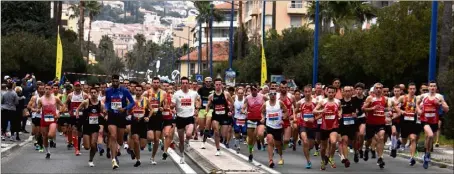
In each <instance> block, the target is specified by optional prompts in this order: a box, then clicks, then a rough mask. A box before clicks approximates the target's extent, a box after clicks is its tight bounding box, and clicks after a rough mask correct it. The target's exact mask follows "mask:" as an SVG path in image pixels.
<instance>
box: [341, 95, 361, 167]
mask: <svg viewBox="0 0 454 174" xmlns="http://www.w3.org/2000/svg"><path fill="white" fill-rule="evenodd" d="M353 92H354V91H353V87H352V86H345V87H344V91H343V96H342V99H341V100H340V101H341V107H342V117H341V120H340V121H341V124H340V134H341V135H342V140H341V143H340V144H339V152H340V154H341V155H340V156H341V160H342V163H343V164H344V165H345V168H348V167H350V161H349V160H348V153H349V151H348V145H349V144H352V141H353V140H355V139H356V132H357V129H358V127H357V126H356V123H355V121H356V107H355V103H354V101H353V99H352V95H353Z"/></svg>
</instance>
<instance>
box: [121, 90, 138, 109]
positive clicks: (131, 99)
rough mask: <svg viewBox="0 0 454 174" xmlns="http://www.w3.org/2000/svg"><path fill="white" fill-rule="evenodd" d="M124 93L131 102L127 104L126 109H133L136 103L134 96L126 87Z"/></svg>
mask: <svg viewBox="0 0 454 174" xmlns="http://www.w3.org/2000/svg"><path fill="white" fill-rule="evenodd" d="M123 95H125V96H126V98H127V99H128V100H129V104H128V106H126V108H125V109H126V110H130V109H132V107H134V105H135V102H134V99H133V98H132V95H131V93H130V92H129V91H128V90H127V89H125V90H124V91H123Z"/></svg>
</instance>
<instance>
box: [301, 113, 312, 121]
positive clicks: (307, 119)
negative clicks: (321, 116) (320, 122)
mask: <svg viewBox="0 0 454 174" xmlns="http://www.w3.org/2000/svg"><path fill="white" fill-rule="evenodd" d="M311 118H314V114H303V120H304V121H309V119H311Z"/></svg>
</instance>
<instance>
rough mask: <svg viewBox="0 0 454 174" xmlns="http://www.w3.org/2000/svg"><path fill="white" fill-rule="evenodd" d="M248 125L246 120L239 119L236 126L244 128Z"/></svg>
mask: <svg viewBox="0 0 454 174" xmlns="http://www.w3.org/2000/svg"><path fill="white" fill-rule="evenodd" d="M245 124H246V120H245V119H237V120H236V125H237V126H244V125H245Z"/></svg>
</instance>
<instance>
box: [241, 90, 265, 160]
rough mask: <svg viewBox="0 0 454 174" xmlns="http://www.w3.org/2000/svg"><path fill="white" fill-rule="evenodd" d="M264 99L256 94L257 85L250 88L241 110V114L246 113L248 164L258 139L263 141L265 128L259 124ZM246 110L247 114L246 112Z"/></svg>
mask: <svg viewBox="0 0 454 174" xmlns="http://www.w3.org/2000/svg"><path fill="white" fill-rule="evenodd" d="M265 101H266V97H265V96H263V95H262V94H259V93H258V89H257V85H252V86H251V94H250V95H248V96H247V97H246V100H245V101H244V106H243V108H242V109H241V112H242V113H243V114H246V113H247V117H246V120H247V121H246V125H247V144H248V149H249V162H252V159H253V155H252V149H253V148H254V143H255V142H256V140H257V137H258V139H263V134H264V131H265V126H264V125H263V124H262V123H261V122H260V120H262V114H261V110H260V109H261V107H262V105H263V104H264V103H265ZM246 109H247V112H246Z"/></svg>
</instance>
